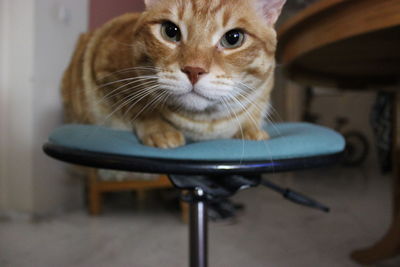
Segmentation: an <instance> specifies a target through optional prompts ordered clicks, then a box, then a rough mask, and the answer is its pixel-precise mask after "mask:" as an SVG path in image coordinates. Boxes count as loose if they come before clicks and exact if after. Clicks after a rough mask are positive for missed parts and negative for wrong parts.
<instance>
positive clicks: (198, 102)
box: [175, 92, 216, 112]
mask: <svg viewBox="0 0 400 267" xmlns="http://www.w3.org/2000/svg"><path fill="white" fill-rule="evenodd" d="M215 103H216V101H215V100H211V99H208V98H206V97H204V96H202V95H200V94H198V93H195V92H190V93H187V94H184V95H179V96H177V97H176V98H175V104H177V105H178V106H180V107H182V108H184V109H186V110H188V111H193V112H202V111H207V110H208V109H210V108H212V107H214V106H215Z"/></svg>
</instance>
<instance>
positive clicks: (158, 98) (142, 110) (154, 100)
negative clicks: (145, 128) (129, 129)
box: [130, 91, 168, 122]
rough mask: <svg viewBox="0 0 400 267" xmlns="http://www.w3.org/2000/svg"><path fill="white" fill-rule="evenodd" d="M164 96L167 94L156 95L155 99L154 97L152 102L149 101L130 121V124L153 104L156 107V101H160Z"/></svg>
mask: <svg viewBox="0 0 400 267" xmlns="http://www.w3.org/2000/svg"><path fill="white" fill-rule="evenodd" d="M166 94H168V92H166V91H163V92H162V93H161V94H160V95H158V96H157V97H155V98H154V99H153V100H151V101H150V102H149V103H147V104H146V105H145V106H144V107H143V108H142V109H141V110H140V111H139V112H138V113H137V114H136V116H135V117H133V119H131V120H130V122H133V121H135V120H136V119H137V118H138V117H139V116H140V114H142V113H143V112H144V111H145V110H146V109H147V108H150V107H151V106H152V105H153V104H155V105H157V104H158V101H159V100H160V99H162V97H163V96H165V95H166Z"/></svg>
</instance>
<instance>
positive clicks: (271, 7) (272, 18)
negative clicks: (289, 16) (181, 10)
mask: <svg viewBox="0 0 400 267" xmlns="http://www.w3.org/2000/svg"><path fill="white" fill-rule="evenodd" d="M153 1H154V0H153ZM257 2H258V7H259V8H260V10H262V11H263V14H264V17H265V18H266V19H267V21H268V24H270V25H274V24H275V23H276V21H277V20H278V18H279V15H280V14H281V12H282V8H283V6H284V5H285V2H286V0H257Z"/></svg>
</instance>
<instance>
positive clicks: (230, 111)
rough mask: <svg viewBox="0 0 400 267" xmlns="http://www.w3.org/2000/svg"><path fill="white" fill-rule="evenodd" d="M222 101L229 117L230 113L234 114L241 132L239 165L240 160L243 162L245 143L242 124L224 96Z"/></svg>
mask: <svg viewBox="0 0 400 267" xmlns="http://www.w3.org/2000/svg"><path fill="white" fill-rule="evenodd" d="M222 103H223V104H224V105H225V107H226V108H227V110H228V112H229V114H230V115H231V117H232V113H233V115H234V116H235V118H236V121H237V124H238V126H239V129H240V133H241V135H242V156H241V157H240V163H239V164H240V165H241V164H242V162H243V158H244V144H245V142H244V133H243V128H242V124H241V123H240V121H239V118H238V116H237V114H236V112H235V111H234V110H231V108H230V107H229V105H228V104H227V103H226V101H225V97H223V98H222Z"/></svg>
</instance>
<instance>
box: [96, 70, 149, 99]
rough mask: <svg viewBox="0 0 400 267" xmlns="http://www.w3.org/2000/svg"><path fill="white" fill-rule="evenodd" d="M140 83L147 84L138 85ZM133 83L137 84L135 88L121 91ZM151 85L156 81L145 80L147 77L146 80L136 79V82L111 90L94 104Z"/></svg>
mask: <svg viewBox="0 0 400 267" xmlns="http://www.w3.org/2000/svg"><path fill="white" fill-rule="evenodd" d="M141 81H147V82H145V83H140V82H141ZM135 83H139V84H138V85H137V86H133V87H129V88H125V89H123V90H121V89H122V88H124V87H126V86H129V85H132V84H135ZM152 83H154V84H156V83H157V81H156V80H152V78H147V77H146V78H140V79H137V80H135V81H132V82H128V83H126V84H124V85H121V86H119V87H117V88H115V89H113V90H112V91H111V92H109V93H107V94H106V95H105V96H103V97H102V98H101V99H100V100H98V101H96V102H95V104H96V105H97V104H100V103H101V102H103V101H104V100H106V99H107V98H110V97H112V96H114V95H115V94H117V93H122V92H125V91H128V90H133V89H136V88H138V87H140V86H145V85H151V84H152Z"/></svg>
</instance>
